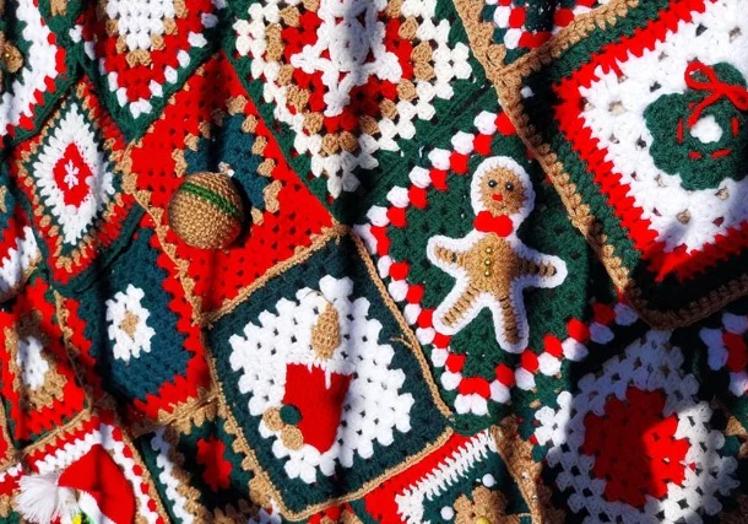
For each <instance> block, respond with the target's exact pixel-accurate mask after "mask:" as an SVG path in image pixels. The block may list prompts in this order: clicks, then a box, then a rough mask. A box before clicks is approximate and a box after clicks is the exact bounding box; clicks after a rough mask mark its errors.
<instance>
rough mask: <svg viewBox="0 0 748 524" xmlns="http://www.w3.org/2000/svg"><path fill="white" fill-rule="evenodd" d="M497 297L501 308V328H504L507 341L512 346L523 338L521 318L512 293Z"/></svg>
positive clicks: (497, 327)
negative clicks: (518, 315) (513, 301)
mask: <svg viewBox="0 0 748 524" xmlns="http://www.w3.org/2000/svg"><path fill="white" fill-rule="evenodd" d="M496 299H497V300H498V302H499V308H500V311H501V320H502V322H501V328H500V329H502V330H503V332H504V333H503V335H504V337H503V338H505V339H506V341H507V342H508V343H509V344H511V345H512V346H515V345H517V344H519V342H520V340H521V335H520V332H519V331H520V324H519V319H518V317H517V312H516V310H515V307H514V304H513V303H512V297H511V296H510V295H503V296H498V297H496ZM495 327H496V329H499V326H495Z"/></svg>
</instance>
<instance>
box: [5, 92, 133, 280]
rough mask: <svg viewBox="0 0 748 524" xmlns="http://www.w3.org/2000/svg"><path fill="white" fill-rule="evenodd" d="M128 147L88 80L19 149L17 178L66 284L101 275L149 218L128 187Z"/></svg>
mask: <svg viewBox="0 0 748 524" xmlns="http://www.w3.org/2000/svg"><path fill="white" fill-rule="evenodd" d="M124 149H125V142H124V138H123V137H122V135H121V134H120V132H119V130H118V129H117V127H116V125H115V124H114V122H113V121H112V120H111V118H109V117H108V116H107V114H106V113H105V112H103V110H102V108H101V106H100V104H99V102H98V100H97V98H96V95H95V94H94V92H93V91H92V85H91V83H90V82H89V81H88V80H85V79H84V80H82V81H81V82H80V83H78V84H77V85H76V86H75V87H74V89H72V91H71V92H70V93H68V95H67V97H66V98H65V99H64V101H63V102H62V104H61V105H60V106H59V108H58V109H57V110H56V111H55V113H54V114H53V115H52V116H51V117H50V118H49V120H47V122H46V123H45V125H44V127H43V128H42V129H41V131H40V132H39V133H38V134H37V135H36V136H35V137H34V138H32V139H30V140H27V141H26V142H23V143H21V144H19V145H18V147H16V148H14V149H13V150H12V153H11V158H10V160H9V164H10V175H11V178H12V179H13V180H14V182H15V185H16V186H17V187H18V189H19V190H20V193H21V194H22V195H23V197H24V198H23V199H22V202H23V203H24V206H25V208H26V210H27V212H28V215H29V216H30V221H31V222H32V225H33V229H34V233H35V234H36V235H37V242H38V244H39V247H40V248H41V250H42V253H43V255H44V259H45V261H46V264H47V266H48V267H49V270H50V273H51V276H52V279H53V281H54V282H55V283H56V284H59V285H60V286H63V287H65V286H71V285H74V284H76V285H84V284H85V282H87V281H90V279H91V278H93V277H95V272H96V271H97V268H98V267H99V266H100V265H101V264H105V263H106V262H107V261H108V260H109V259H111V257H113V256H114V255H115V254H116V253H117V250H118V249H119V248H120V247H121V246H122V243H123V242H124V240H125V239H126V238H128V236H129V233H130V232H131V231H132V230H133V228H134V227H135V226H136V224H137V221H138V219H139V217H140V216H141V215H142V209H140V208H139V207H137V206H136V205H134V204H135V201H134V199H133V198H132V197H131V196H130V195H127V194H125V193H124V191H123V189H122V186H123V183H124V178H126V177H127V176H128V169H127V167H126V166H125V165H124V164H123V163H122V159H123V152H124Z"/></svg>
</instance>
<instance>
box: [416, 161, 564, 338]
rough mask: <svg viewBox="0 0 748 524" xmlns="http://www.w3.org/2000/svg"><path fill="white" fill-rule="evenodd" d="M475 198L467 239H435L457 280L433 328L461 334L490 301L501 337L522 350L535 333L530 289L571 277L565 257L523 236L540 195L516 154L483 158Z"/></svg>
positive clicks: (433, 245)
mask: <svg viewBox="0 0 748 524" xmlns="http://www.w3.org/2000/svg"><path fill="white" fill-rule="evenodd" d="M470 200H471V204H472V206H473V211H474V212H475V215H476V217H475V221H474V223H473V226H474V229H473V230H472V231H471V232H470V233H468V234H467V235H466V236H464V237H462V238H449V237H445V236H441V235H439V236H435V237H432V238H431V239H429V242H428V246H427V255H428V258H429V260H430V261H431V262H432V263H433V264H434V265H436V266H438V267H439V268H440V269H442V270H444V271H445V272H447V273H448V274H450V275H451V276H453V277H454V278H455V279H456V283H455V286H454V288H453V289H452V290H451V291H450V293H449V294H448V295H447V297H446V298H445V299H444V300H443V301H442V303H441V304H439V306H438V307H437V308H436V310H435V311H434V315H433V323H434V327H435V328H436V329H437V330H438V331H439V332H441V333H444V334H445V335H454V334H456V333H458V332H459V331H460V330H462V329H463V328H464V327H465V326H467V325H468V324H469V323H470V322H471V321H473V320H474V319H475V318H476V317H477V316H478V314H479V313H480V312H481V310H483V309H484V308H489V309H490V311H491V314H492V316H493V324H494V331H495V333H496V341H497V342H498V343H499V345H500V346H501V348H502V349H504V350H506V351H509V352H512V353H518V352H520V351H522V350H523V349H525V348H526V347H527V340H528V336H529V327H528V324H527V316H526V313H525V305H524V300H523V297H522V292H523V290H524V289H525V288H526V287H542V288H552V287H556V286H558V285H559V284H561V283H562V282H563V281H564V279H565V278H566V264H565V263H564V261H563V260H561V259H560V258H558V257H555V256H552V255H544V254H542V253H538V252H537V251H535V250H533V249H530V248H529V247H527V246H526V245H525V244H523V243H522V241H521V240H520V239H519V238H518V237H517V229H519V226H520V224H521V223H522V221H523V220H524V219H525V218H527V216H528V215H529V214H530V211H532V208H533V205H534V201H535V193H534V192H533V190H532V183H531V182H530V177H529V176H528V175H527V173H526V172H525V170H524V169H523V168H522V167H521V166H520V165H519V164H518V163H517V162H515V161H514V160H512V159H511V158H509V157H492V158H488V159H486V160H484V161H483V162H482V163H481V164H480V165H479V166H478V169H477V170H476V172H475V174H474V175H473V180H472V182H471V185H470Z"/></svg>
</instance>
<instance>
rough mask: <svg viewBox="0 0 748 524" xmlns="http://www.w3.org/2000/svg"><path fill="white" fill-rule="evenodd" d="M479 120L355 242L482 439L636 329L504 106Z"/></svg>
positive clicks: (384, 201) (403, 187)
mask: <svg viewBox="0 0 748 524" xmlns="http://www.w3.org/2000/svg"><path fill="white" fill-rule="evenodd" d="M471 110H472V111H473V113H472V115H473V117H472V121H469V122H468V123H466V124H463V125H462V126H461V128H460V129H459V130H458V131H455V132H454V134H453V135H452V136H451V137H450V139H449V140H444V141H443V142H441V143H438V144H439V146H438V147H437V146H435V147H432V148H430V149H425V150H424V151H423V152H422V155H421V156H420V159H419V161H418V162H415V163H414V164H413V165H411V166H410V169H406V170H403V169H401V170H399V172H398V174H397V175H396V176H393V177H391V178H390V179H388V180H387V182H388V184H389V185H385V186H384V187H382V188H380V189H379V190H378V191H377V198H376V202H375V204H374V205H373V206H371V207H370V208H369V210H368V212H367V213H366V216H365V220H364V221H362V222H361V223H360V224H358V225H357V226H356V228H355V231H356V233H357V234H359V235H360V236H361V237H362V238H363V239H365V241H366V245H367V248H368V250H369V252H370V253H371V254H372V256H373V257H374V260H375V262H376V266H377V270H378V272H379V275H380V277H381V278H382V279H383V280H384V282H385V283H386V284H387V289H388V291H389V294H390V295H391V296H392V298H393V299H394V300H395V302H397V303H398V305H399V306H400V308H401V310H402V312H403V314H404V318H405V319H406V321H407V323H408V324H409V325H411V326H412V328H413V329H414V330H415V332H416V336H417V337H418V340H419V342H420V343H421V344H422V345H423V346H424V348H425V349H426V350H427V351H428V353H429V355H430V363H431V365H432V368H433V370H434V373H435V375H436V377H437V378H438V381H437V382H438V384H439V386H440V388H441V390H442V394H443V396H444V398H445V400H446V401H447V402H448V403H450V404H451V405H453V406H454V409H455V411H456V413H457V415H458V418H457V423H458V425H459V427H461V428H462V427H469V428H471V430H472V431H475V430H476V429H480V428H485V427H487V426H488V425H489V424H491V423H492V420H496V418H497V417H498V418H500V417H502V416H503V415H502V414H503V413H504V412H505V410H506V408H507V406H509V405H510V404H511V403H512V402H517V400H518V399H517V398H516V395H515V393H517V392H518V391H527V392H532V391H535V390H536V386H537V381H538V379H540V378H541V377H544V376H546V377H553V376H556V375H557V374H558V373H559V372H560V370H561V368H562V367H563V366H564V365H565V363H567V362H568V361H574V360H580V359H583V358H584V357H585V356H586V355H587V346H588V345H589V344H594V343H596V342H600V341H607V340H608V337H609V333H610V330H609V329H608V326H612V325H616V324H618V323H625V322H627V317H628V316H627V315H626V310H625V309H624V308H623V307H620V308H618V310H615V309H614V308H613V307H612V306H613V302H614V299H613V298H612V297H611V296H610V293H606V289H608V288H609V287H610V286H609V284H608V278H607V276H606V275H605V274H604V271H602V268H601V267H599V264H598V263H597V262H596V260H595V259H594V255H593V254H592V253H591V252H590V250H589V249H588V246H587V245H586V243H585V242H584V239H583V238H581V237H580V235H579V234H578V232H577V231H576V230H575V229H574V228H573V226H572V225H571V224H570V223H569V221H568V219H567V215H566V211H565V209H564V207H563V204H562V203H561V201H560V199H559V198H558V196H557V195H556V193H555V191H554V190H553V187H552V186H551V185H550V184H549V183H548V182H547V181H545V180H544V178H543V177H542V173H541V170H540V169H539V166H538V165H537V163H535V162H533V161H531V160H530V159H529V158H528V155H527V151H526V147H525V146H524V144H523V143H522V141H521V140H520V139H519V138H518V137H517V135H516V131H515V129H514V127H513V126H512V124H511V122H510V121H509V119H508V117H507V115H506V114H505V113H504V112H503V111H502V110H501V109H500V108H499V107H498V103H497V102H496V100H494V101H493V102H492V103H489V102H486V101H482V103H481V104H476V106H474V107H472V108H471ZM535 202H542V205H541V206H539V207H538V208H536V207H535ZM572 268H573V270H572ZM494 278H495V280H494ZM496 280H498V281H500V282H501V283H500V285H498V286H494V282H495V281H496ZM590 282H596V283H599V285H597V286H596V289H597V290H598V291H596V294H597V296H590V294H589V288H590ZM516 408H517V406H516V405H515V409H516Z"/></svg>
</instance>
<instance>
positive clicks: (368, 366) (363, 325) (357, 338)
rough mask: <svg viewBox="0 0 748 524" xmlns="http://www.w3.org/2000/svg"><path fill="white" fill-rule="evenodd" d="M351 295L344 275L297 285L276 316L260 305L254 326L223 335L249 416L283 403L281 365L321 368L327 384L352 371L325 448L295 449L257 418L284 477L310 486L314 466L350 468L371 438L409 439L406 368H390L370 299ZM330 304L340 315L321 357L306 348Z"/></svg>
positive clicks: (369, 447) (369, 448)
mask: <svg viewBox="0 0 748 524" xmlns="http://www.w3.org/2000/svg"><path fill="white" fill-rule="evenodd" d="M352 293H353V282H352V281H351V280H350V279H349V278H342V279H336V278H333V277H332V276H329V275H328V276H325V277H323V278H322V279H321V280H320V282H319V288H318V290H315V289H310V288H303V289H301V290H299V291H298V292H297V293H296V300H288V299H285V298H284V299H281V300H279V301H278V303H277V304H276V306H275V310H276V311H277V314H276V313H273V312H271V311H267V310H266V311H264V312H263V313H261V314H260V315H259V321H260V325H255V324H253V323H251V322H250V323H249V324H247V325H246V326H245V328H244V333H243V335H234V336H232V337H231V338H230V339H229V343H230V345H231V347H232V353H231V355H230V357H229V360H230V364H231V367H232V369H234V370H235V371H240V372H241V376H240V378H239V382H238V384H239V390H240V391H241V392H242V393H243V394H250V395H251V398H250V400H249V402H248V409H249V412H250V414H251V415H253V416H258V417H259V416H262V415H263V414H264V413H265V412H266V411H267V410H268V409H271V408H280V407H281V406H282V401H283V398H284V393H285V390H286V387H287V386H288V385H287V383H286V370H287V367H286V366H287V364H302V365H305V366H306V367H307V368H308V369H310V370H311V369H312V368H313V367H318V368H321V369H322V370H324V373H325V375H326V378H327V381H328V386H327V387H329V380H330V378H331V375H332V374H333V373H335V374H337V375H340V376H348V377H350V383H349V386H348V389H347V392H346V394H345V397H344V399H343V403H342V410H341V417H340V422H339V425H338V428H337V434H336V438H335V441H334V443H333V445H332V446H331V447H330V448H329V449H328V450H326V451H325V452H323V453H321V452H320V451H319V450H318V449H317V448H315V447H314V446H312V445H309V444H306V443H305V444H303V446H301V447H300V448H299V449H289V448H288V447H286V446H285V445H284V443H283V442H282V440H281V439H280V438H279V433H278V432H276V431H273V430H271V429H270V428H268V426H267V425H266V424H265V422H264V421H262V422H260V426H259V430H260V433H261V434H262V435H263V436H264V437H265V438H268V439H274V440H273V446H272V450H273V453H274V454H275V456H276V457H278V458H279V459H285V471H286V473H287V474H288V476H289V477H290V478H300V479H301V480H303V481H304V482H307V483H310V484H311V483H313V482H314V481H315V478H316V475H317V472H318V471H319V472H321V473H322V474H324V475H326V476H330V475H332V474H333V473H334V469H335V466H336V464H339V465H340V466H343V467H351V466H352V465H353V459H354V456H356V455H357V456H359V457H361V458H364V459H367V458H371V457H372V456H373V452H374V448H373V445H374V444H375V443H377V444H378V445H380V446H388V445H389V444H391V443H392V442H393V441H394V439H396V438H407V433H408V432H409V431H410V430H411V423H410V411H411V408H412V407H413V404H414V399H413V397H412V395H411V394H409V393H400V391H399V390H400V388H401V387H402V385H403V382H404V381H405V373H404V372H403V371H402V370H400V369H392V368H391V367H390V363H391V360H392V358H393V356H394V349H393V348H392V346H390V345H389V344H387V343H385V342H384V341H382V340H380V331H381V329H382V325H381V323H380V322H379V321H378V320H376V319H372V318H369V316H368V314H369V307H370V303H369V301H368V300H367V299H366V298H356V297H353V296H352ZM329 305H332V307H334V308H335V310H336V311H337V313H338V318H339V319H340V321H339V328H340V342H339V344H338V345H337V347H336V348H335V349H334V351H333V353H332V355H331V356H330V357H329V358H320V357H319V356H317V355H315V353H314V352H313V351H312V349H311V346H312V340H311V337H312V330H313V328H314V326H315V324H316V323H317V321H318V319H319V316H320V314H321V312H323V311H324V310H325V308H326V307H328V306H329ZM295 387H299V385H298V384H296V385H295ZM301 387H304V386H303V385H301ZM396 433H399V434H400V435H396Z"/></svg>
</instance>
